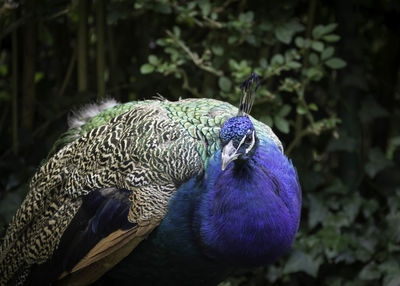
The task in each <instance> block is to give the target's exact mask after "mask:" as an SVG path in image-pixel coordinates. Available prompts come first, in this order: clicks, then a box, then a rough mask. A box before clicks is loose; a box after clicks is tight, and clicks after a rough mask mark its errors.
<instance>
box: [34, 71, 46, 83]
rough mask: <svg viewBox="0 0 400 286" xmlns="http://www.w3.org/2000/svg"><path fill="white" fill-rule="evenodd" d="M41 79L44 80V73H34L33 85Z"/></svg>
mask: <svg viewBox="0 0 400 286" xmlns="http://www.w3.org/2000/svg"><path fill="white" fill-rule="evenodd" d="M43 78H44V73H42V72H36V73H35V83H38V82H39V81H40V80H42V79H43Z"/></svg>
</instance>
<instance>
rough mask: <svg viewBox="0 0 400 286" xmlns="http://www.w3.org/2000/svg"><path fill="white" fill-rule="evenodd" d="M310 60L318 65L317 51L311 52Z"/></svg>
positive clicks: (314, 64)
mask: <svg viewBox="0 0 400 286" xmlns="http://www.w3.org/2000/svg"><path fill="white" fill-rule="evenodd" d="M309 60H310V63H311V64H312V65H313V66H316V65H318V62H319V58H318V56H317V54H316V53H311V54H310V56H309Z"/></svg>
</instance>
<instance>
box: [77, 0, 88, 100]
mask: <svg viewBox="0 0 400 286" xmlns="http://www.w3.org/2000/svg"><path fill="white" fill-rule="evenodd" d="M88 8H89V1H86V0H81V1H79V4H78V16H79V26H78V72H77V74H78V92H86V91H87V88H88V79H87V74H88V72H87V70H88V68H87V66H88Z"/></svg>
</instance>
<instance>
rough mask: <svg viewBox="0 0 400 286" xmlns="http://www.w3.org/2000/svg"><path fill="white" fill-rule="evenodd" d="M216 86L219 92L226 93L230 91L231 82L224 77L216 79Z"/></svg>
mask: <svg viewBox="0 0 400 286" xmlns="http://www.w3.org/2000/svg"><path fill="white" fill-rule="evenodd" d="M218 86H219V88H220V89H221V90H223V91H225V92H228V91H230V90H231V87H232V82H231V80H230V79H229V78H227V77H226V76H222V77H220V78H219V79H218Z"/></svg>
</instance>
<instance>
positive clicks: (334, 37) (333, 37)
mask: <svg viewBox="0 0 400 286" xmlns="http://www.w3.org/2000/svg"><path fill="white" fill-rule="evenodd" d="M322 39H323V40H324V41H325V42H328V43H335V42H338V41H339V40H340V36H338V35H335V34H331V35H326V36H323V37H322Z"/></svg>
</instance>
